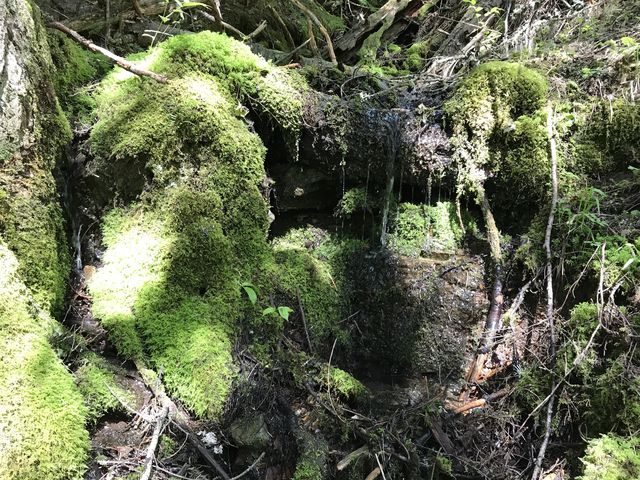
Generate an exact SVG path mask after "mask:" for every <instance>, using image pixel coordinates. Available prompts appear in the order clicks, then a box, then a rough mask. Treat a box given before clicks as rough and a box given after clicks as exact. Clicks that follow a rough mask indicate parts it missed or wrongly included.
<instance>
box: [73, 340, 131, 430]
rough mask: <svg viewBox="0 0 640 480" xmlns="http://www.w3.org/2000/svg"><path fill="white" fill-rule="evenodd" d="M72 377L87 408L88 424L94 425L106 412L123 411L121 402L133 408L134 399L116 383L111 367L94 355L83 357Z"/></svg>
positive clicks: (89, 354) (88, 354)
mask: <svg viewBox="0 0 640 480" xmlns="http://www.w3.org/2000/svg"><path fill="white" fill-rule="evenodd" d="M74 375H75V378H76V384H77V385H78V389H79V390H80V393H81V394H82V397H83V398H84V402H85V405H86V406H87V418H88V421H89V422H90V423H95V422H96V421H97V420H98V419H99V418H100V417H102V416H103V415H105V414H106V413H108V412H115V411H124V406H123V405H122V403H121V402H125V403H126V404H127V405H129V406H130V407H131V408H135V398H134V397H133V395H132V394H131V393H129V392H128V391H127V390H125V389H124V388H122V387H121V386H120V385H119V384H118V383H117V382H116V376H115V372H114V369H113V367H111V366H110V365H109V364H108V363H107V362H106V361H105V360H104V359H102V358H101V357H98V356H97V355H96V354H94V353H87V354H85V355H83V357H82V359H81V364H80V367H79V368H78V369H77V370H76V371H75V374H74Z"/></svg>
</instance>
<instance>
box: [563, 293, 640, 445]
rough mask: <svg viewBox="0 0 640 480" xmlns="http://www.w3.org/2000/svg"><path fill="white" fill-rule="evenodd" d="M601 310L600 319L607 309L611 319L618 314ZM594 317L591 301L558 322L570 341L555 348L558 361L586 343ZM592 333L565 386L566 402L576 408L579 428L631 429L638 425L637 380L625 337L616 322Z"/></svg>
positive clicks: (569, 357) (595, 309)
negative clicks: (603, 349) (579, 410)
mask: <svg viewBox="0 0 640 480" xmlns="http://www.w3.org/2000/svg"><path fill="white" fill-rule="evenodd" d="M606 314H607V316H606V317H603V321H606V319H607V318H609V315H611V316H612V317H611V318H612V321H615V319H616V318H618V315H617V314H616V312H615V311H611V310H608V311H607V312H606ZM598 322H599V311H598V306H597V305H595V304H593V303H579V304H578V305H576V306H575V307H574V308H573V309H572V310H571V315H570V318H569V321H568V322H567V323H566V325H564V328H563V334H564V335H565V336H566V338H567V339H570V341H567V342H565V343H564V345H562V347H561V348H560V349H559V351H558V358H559V361H558V362H559V365H571V364H573V362H574V360H575V359H576V357H577V355H578V354H580V353H581V352H583V351H584V350H585V348H586V347H587V345H588V343H589V341H590V339H591V337H592V335H593V333H594V332H595V331H596V328H597V326H598ZM610 327H611V326H610ZM614 332H616V333H614ZM617 332H619V333H617ZM593 339H594V341H593V343H592V345H591V348H590V349H589V350H588V351H587V354H586V355H585V357H584V358H583V359H582V360H581V362H580V363H579V365H578V366H577V368H576V369H575V371H574V373H573V376H572V381H571V382H570V387H568V396H569V398H570V399H571V405H573V406H574V407H575V406H576V405H578V406H580V407H581V408H582V412H583V428H585V430H586V431H587V432H589V434H591V435H593V434H596V433H601V432H607V431H610V430H612V429H618V430H621V431H626V430H630V431H635V430H637V429H638V427H640V401H639V400H638V398H639V397H638V392H639V391H640V381H639V379H638V378H636V377H635V375H634V374H633V370H632V367H630V366H629V359H630V358H629V357H628V350H629V344H628V339H627V338H626V335H625V334H624V332H623V331H620V329H619V327H615V328H613V329H612V333H611V334H610V333H608V332H607V331H606V330H605V329H604V328H601V329H599V331H598V334H597V335H596V336H595V337H593ZM603 344H606V345H607V350H606V355H604V356H603V355H602V354H601V353H600V349H599V347H600V346H601V345H603Z"/></svg>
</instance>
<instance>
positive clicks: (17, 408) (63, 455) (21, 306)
mask: <svg viewBox="0 0 640 480" xmlns="http://www.w3.org/2000/svg"><path fill="white" fill-rule="evenodd" d="M54 325H55V324H54V321H53V320H52V319H51V317H50V316H49V315H48V313H46V312H44V311H42V310H40V309H39V308H38V307H37V306H36V305H35V304H34V303H33V302H32V300H31V299H30V295H29V291H28V290H27V288H26V286H25V285H24V284H23V283H22V282H21V281H20V280H19V269H18V262H17V260H16V257H15V256H14V254H13V253H11V252H10V251H9V250H8V249H7V247H6V246H5V244H4V243H0V332H1V333H2V335H1V336H0V338H1V339H2V340H0V358H1V359H2V368H0V433H1V434H0V477H1V478H3V479H8V480H54V479H60V480H62V479H80V478H83V473H84V470H85V465H84V462H85V460H86V458H87V454H88V450H89V435H88V433H87V431H86V430H85V428H84V424H85V420H86V409H85V407H84V404H83V402H82V396H81V395H80V393H79V392H78V390H77V389H76V386H75V384H74V382H73V378H72V376H71V375H70V374H69V372H68V371H67V369H66V368H65V366H64V365H63V364H62V362H61V361H60V359H59V358H58V357H57V356H56V354H55V352H54V350H53V349H52V347H51V346H50V345H49V343H48V338H49V336H50V334H51V332H52V328H53V327H54Z"/></svg>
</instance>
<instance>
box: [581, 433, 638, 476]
mask: <svg viewBox="0 0 640 480" xmlns="http://www.w3.org/2000/svg"><path fill="white" fill-rule="evenodd" d="M581 460H582V463H583V464H584V473H583V474H582V476H581V477H578V478H579V480H638V479H640V439H639V438H637V437H632V438H629V439H625V438H622V437H619V436H617V435H603V436H602V437H600V438H596V439H593V440H591V441H590V442H589V446H588V447H587V451H586V453H585V455H584V457H582V459H581Z"/></svg>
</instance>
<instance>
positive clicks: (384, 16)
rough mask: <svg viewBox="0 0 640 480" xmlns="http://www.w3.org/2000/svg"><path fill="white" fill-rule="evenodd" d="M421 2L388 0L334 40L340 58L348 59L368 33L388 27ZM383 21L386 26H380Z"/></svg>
mask: <svg viewBox="0 0 640 480" xmlns="http://www.w3.org/2000/svg"><path fill="white" fill-rule="evenodd" d="M423 4H424V0H389V1H388V2H387V3H385V4H384V5H383V6H382V7H380V8H379V9H378V10H377V11H375V12H374V13H372V14H371V15H369V16H368V17H367V18H366V20H365V21H364V22H362V23H359V24H358V25H356V26H354V27H353V28H352V29H351V30H349V31H348V32H346V33H345V34H344V35H343V36H342V37H341V38H340V39H339V40H338V41H337V42H336V51H338V52H339V53H340V57H341V58H342V59H344V60H345V61H346V60H349V58H350V57H351V56H353V54H354V52H355V51H357V50H358V48H359V47H360V45H362V43H363V42H364V40H365V39H366V38H367V37H368V36H369V35H371V34H373V33H378V31H379V29H380V28H385V30H388V29H390V28H391V26H392V25H393V22H394V21H395V20H396V19H397V18H401V17H403V16H405V15H410V14H412V13H415V12H416V11H417V10H418V9H419V8H420V7H422V5H423ZM383 23H386V24H387V26H386V27H382V25H383Z"/></svg>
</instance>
